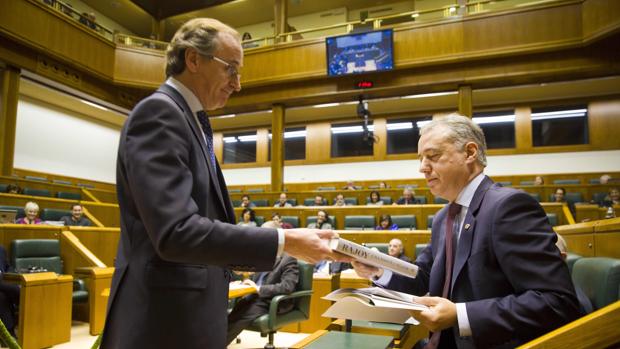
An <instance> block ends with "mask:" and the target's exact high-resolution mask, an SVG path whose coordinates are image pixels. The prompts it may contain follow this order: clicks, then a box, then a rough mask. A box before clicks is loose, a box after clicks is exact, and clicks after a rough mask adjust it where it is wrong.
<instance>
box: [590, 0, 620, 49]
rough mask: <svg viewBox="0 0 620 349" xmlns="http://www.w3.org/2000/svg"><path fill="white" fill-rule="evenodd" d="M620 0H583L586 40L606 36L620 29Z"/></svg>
mask: <svg viewBox="0 0 620 349" xmlns="http://www.w3.org/2000/svg"><path fill="white" fill-rule="evenodd" d="M618 18H620V2H618V1H607V0H587V1H584V2H583V10H582V23H583V29H582V31H583V38H584V40H585V41H588V40H593V39H596V38H598V37H599V36H604V35H606V34H607V33H609V32H610V31H614V30H616V31H617V30H618V28H619V23H618Z"/></svg>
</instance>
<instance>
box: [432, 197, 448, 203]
mask: <svg viewBox="0 0 620 349" xmlns="http://www.w3.org/2000/svg"><path fill="white" fill-rule="evenodd" d="M433 203H434V204H447V203H448V200H446V199H444V198H440V197H437V196H436V197H435V198H433Z"/></svg>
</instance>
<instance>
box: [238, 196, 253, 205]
mask: <svg viewBox="0 0 620 349" xmlns="http://www.w3.org/2000/svg"><path fill="white" fill-rule="evenodd" d="M239 207H245V208H255V207H256V205H254V203H253V202H252V201H250V196H249V195H247V194H245V195H243V196H242V197H241V205H240V206H239Z"/></svg>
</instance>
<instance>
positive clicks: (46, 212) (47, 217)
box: [41, 208, 71, 221]
mask: <svg viewBox="0 0 620 349" xmlns="http://www.w3.org/2000/svg"><path fill="white" fill-rule="evenodd" d="M64 216H71V211H69V210H57V209H55V208H44V209H43V211H41V220H44V221H59V220H60V219H61V218H62V217H64Z"/></svg>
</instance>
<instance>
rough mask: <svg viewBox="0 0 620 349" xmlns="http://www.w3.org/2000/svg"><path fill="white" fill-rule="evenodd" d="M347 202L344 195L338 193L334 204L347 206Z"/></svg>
mask: <svg viewBox="0 0 620 349" xmlns="http://www.w3.org/2000/svg"><path fill="white" fill-rule="evenodd" d="M346 205H347V203H346V202H345V201H344V195H342V194H338V195H336V199H335V200H334V206H346Z"/></svg>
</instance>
